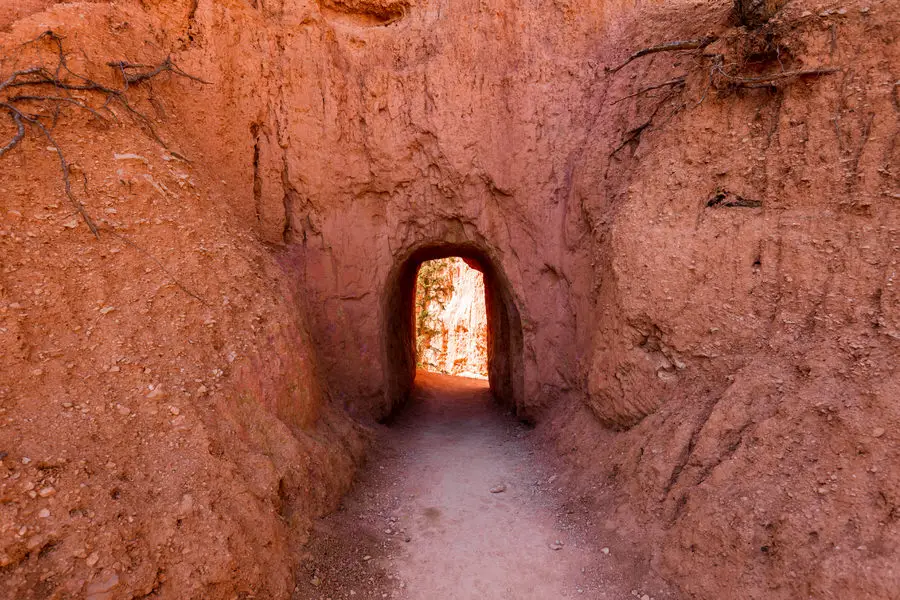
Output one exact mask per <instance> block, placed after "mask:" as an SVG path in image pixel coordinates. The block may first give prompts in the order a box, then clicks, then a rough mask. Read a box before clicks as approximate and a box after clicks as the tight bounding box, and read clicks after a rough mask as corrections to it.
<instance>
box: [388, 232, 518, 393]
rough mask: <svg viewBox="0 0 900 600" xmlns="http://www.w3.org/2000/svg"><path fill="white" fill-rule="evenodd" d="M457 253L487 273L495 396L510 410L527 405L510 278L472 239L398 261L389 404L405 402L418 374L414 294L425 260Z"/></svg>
mask: <svg viewBox="0 0 900 600" xmlns="http://www.w3.org/2000/svg"><path fill="white" fill-rule="evenodd" d="M454 256H458V257H460V258H462V259H464V260H466V262H467V263H468V264H469V266H471V267H472V268H474V269H477V270H478V271H481V273H482V275H483V277H484V288H485V309H486V313H487V350H488V381H489V383H490V388H491V393H492V395H493V397H494V399H495V400H496V401H497V402H498V403H500V404H502V405H504V406H506V407H509V408H511V409H515V408H516V407H518V406H520V405H521V404H522V400H523V398H522V395H523V390H524V380H525V378H524V358H523V343H522V323H521V320H520V317H519V310H518V308H517V307H516V303H515V294H514V293H513V291H512V288H511V285H510V283H509V279H508V278H507V277H506V275H505V274H504V272H503V270H502V268H501V267H500V265H499V264H498V262H497V261H496V260H495V259H493V258H492V257H491V255H490V254H489V252H488V251H486V250H485V249H484V248H482V247H480V246H478V245H476V244H469V243H440V242H436V243H428V244H423V245H420V246H418V247H416V248H414V249H412V250H410V251H408V252H407V253H405V254H403V255H401V256H400V257H398V258H397V260H396V261H395V265H394V268H393V269H392V271H391V273H390V275H389V277H388V281H387V285H386V289H385V293H384V301H383V305H382V311H383V319H382V322H383V323H384V334H383V340H384V353H385V360H384V365H385V371H386V372H385V382H386V386H385V393H386V394H387V398H386V400H387V405H388V406H391V407H393V408H398V407H400V406H402V405H404V404H405V403H406V401H407V400H408V398H409V396H410V392H411V391H412V388H413V384H414V382H415V377H416V350H415V335H416V326H415V294H416V278H417V275H418V272H419V268H420V267H421V265H422V263H424V262H426V261H429V260H435V259H440V258H449V257H454Z"/></svg>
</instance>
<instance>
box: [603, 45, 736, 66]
mask: <svg viewBox="0 0 900 600" xmlns="http://www.w3.org/2000/svg"><path fill="white" fill-rule="evenodd" d="M717 39H719V38H717V37H713V36H707V37H702V38H698V39H696V40H677V41H674V42H665V43H662V44H657V45H656V46H650V47H649V48H642V49H641V50H638V51H637V52H635V53H634V54H632V55H631V56H629V57H628V58H626V59H625V62H623V63H621V64H619V65H618V66H615V67H606V71H607V72H609V73H615V72H616V71H618V70H620V69H621V68H622V67H624V66H625V65H627V64H629V63H630V62H631V61H633V60H636V59H638V58H640V57H642V56H647V55H649V54H656V53H657V52H676V51H679V50H699V49H702V48H706V47H707V46H709V45H710V44H712V43H713V42H714V41H716V40H717Z"/></svg>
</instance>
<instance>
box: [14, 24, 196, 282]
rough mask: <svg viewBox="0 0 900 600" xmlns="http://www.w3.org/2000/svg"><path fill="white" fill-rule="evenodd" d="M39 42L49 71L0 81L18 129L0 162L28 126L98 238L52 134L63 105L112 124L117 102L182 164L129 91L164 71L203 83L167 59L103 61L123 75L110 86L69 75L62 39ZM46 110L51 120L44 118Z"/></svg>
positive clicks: (39, 68) (30, 70) (38, 69)
mask: <svg viewBox="0 0 900 600" xmlns="http://www.w3.org/2000/svg"><path fill="white" fill-rule="evenodd" d="M42 41H46V42H49V43H50V44H51V45H52V46H53V48H54V50H55V53H56V64H55V65H53V66H52V67H46V66H43V65H36V66H30V67H27V68H24V69H20V70H17V71H14V72H12V73H11V74H10V75H9V76H7V77H6V78H5V79H3V81H2V82H0V110H2V111H3V112H5V113H6V114H7V116H8V117H9V119H10V120H11V121H12V123H13V125H14V126H15V128H16V132H15V134H14V135H13V136H12V137H11V138H10V139H9V141H7V142H6V143H5V144H4V145H3V146H2V147H0V158H2V157H3V156H4V155H6V154H7V153H8V152H10V151H12V150H13V149H15V148H16V147H17V146H18V145H19V144H20V143H21V142H22V141H23V140H24V139H25V137H26V135H27V132H28V129H29V128H31V129H32V130H34V131H35V132H36V133H37V134H38V135H39V136H41V137H44V138H46V139H47V141H48V142H50V144H51V146H52V147H53V149H54V151H55V152H56V154H57V156H58V157H59V163H60V170H61V171H62V177H63V183H64V184H65V193H66V197H67V198H68V200H69V202H70V203H71V204H72V206H73V207H74V208H75V211H76V212H77V213H78V214H79V216H80V217H81V218H82V220H83V221H84V222H85V223H86V224H87V226H88V228H89V229H90V230H91V233H93V234H94V236H96V237H99V235H100V233H99V229H98V228H97V225H96V224H95V223H94V221H93V220H92V219H91V217H90V215H89V214H88V213H87V210H86V209H85V207H84V205H83V204H82V203H81V202H80V201H79V200H78V199H77V198H76V197H75V194H74V193H73V191H72V184H71V180H70V178H69V163H68V161H67V160H66V156H65V153H64V152H63V150H62V148H61V147H60V145H59V144H58V143H57V142H56V138H55V137H54V135H53V130H54V129H55V128H56V126H57V124H58V121H59V118H60V114H61V110H62V107H63V106H64V105H69V106H74V107H75V108H76V109H79V110H83V111H85V112H88V113H89V114H91V116H93V117H94V118H96V119H97V120H98V121H100V122H102V123H109V121H110V119H109V118H107V117H106V116H104V114H103V113H104V112H106V113H108V114H109V116H110V117H111V119H112V120H118V118H117V116H116V114H115V113H114V112H113V111H112V110H111V108H110V105H111V104H113V103H118V104H119V105H120V106H122V107H123V108H125V110H126V111H127V112H128V114H129V115H131V116H132V117H133V118H134V119H135V120H136V121H137V122H138V123H139V124H140V125H141V126H142V127H143V128H144V129H145V130H146V131H147V133H148V134H149V135H150V136H151V137H152V138H153V139H154V140H155V141H156V142H157V143H159V144H160V145H161V146H162V147H163V148H165V149H166V150H168V151H169V152H170V153H171V154H172V155H173V156H176V157H178V158H181V159H184V160H186V159H185V158H184V157H183V156H181V155H180V154H178V153H177V152H174V151H173V150H171V149H170V148H169V147H168V145H167V144H166V143H165V142H164V141H163V140H162V138H161V137H160V136H159V134H157V132H156V129H155V128H154V127H153V123H152V121H151V120H150V118H149V117H147V116H146V115H145V114H144V113H142V112H141V111H139V110H138V109H136V108H135V107H134V106H132V104H131V103H130V102H129V99H128V96H127V92H128V91H129V88H130V87H131V86H135V85H139V84H141V83H145V82H148V81H150V80H152V79H154V78H155V77H158V76H159V75H161V74H163V73H171V74H173V75H176V76H178V77H184V78H186V79H190V80H191V81H196V82H198V83H207V82H205V81H203V80H202V79H200V78H198V77H195V76H193V75H190V74H188V73H185V72H184V71H182V70H181V69H180V68H179V67H178V66H177V65H175V63H173V62H172V59H171V58H170V57H168V58H166V59H165V60H164V61H162V62H161V63H159V64H158V65H142V64H133V63H129V62H125V61H118V62H110V63H107V64H108V66H110V67H112V68H114V69H115V70H116V72H117V73H119V74H120V75H121V77H122V86H121V87H119V88H114V87H110V86H109V85H105V84H103V83H100V82H98V81H95V80H93V79H91V78H89V77H86V76H84V75H81V74H78V73H75V72H74V71H72V70H71V69H70V68H69V66H68V64H67V62H66V54H65V50H64V48H63V43H62V42H63V38H62V37H60V36H59V35H57V34H56V33H54V32H53V31H50V30H48V31H45V32H44V33H42V34H41V35H40V36H38V37H37V38H35V39H34V40H32V41H31V42H28V43H27V44H26V45H28V44H36V43H39V42H42ZM72 92H80V93H82V94H88V95H93V97H94V98H96V100H97V102H100V101H101V100H102V104H99V105H97V104H94V105H92V104H91V103H90V101H89V100H84V99H83V98H81V97H77V98H76V97H72V95H71V94H72ZM48 112H49V114H50V116H49V117H48V116H46V113H48ZM192 295H193V294H192Z"/></svg>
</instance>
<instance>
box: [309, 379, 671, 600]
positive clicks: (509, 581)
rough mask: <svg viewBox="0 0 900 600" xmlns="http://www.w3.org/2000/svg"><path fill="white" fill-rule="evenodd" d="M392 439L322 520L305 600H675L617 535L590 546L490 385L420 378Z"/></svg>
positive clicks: (386, 436) (547, 469)
mask: <svg viewBox="0 0 900 600" xmlns="http://www.w3.org/2000/svg"><path fill="white" fill-rule="evenodd" d="M382 436H383V437H382V439H381V440H379V447H380V449H379V450H378V452H377V453H376V456H375V457H374V459H373V460H372V462H370V464H369V465H368V466H367V467H366V468H365V469H364V470H363V473H362V474H361V476H360V479H359V481H358V483H357V485H356V486H355V488H354V490H353V491H352V492H351V493H350V495H349V496H348V498H347V499H346V500H345V502H344V505H343V507H342V509H341V510H340V511H339V512H337V513H336V514H334V515H332V516H331V517H329V518H327V519H325V520H323V521H322V522H320V523H319V524H318V525H317V527H316V530H315V533H314V535H313V539H312V541H311V547H310V554H309V561H310V562H308V563H307V564H306V569H305V570H304V571H303V574H302V575H301V577H300V580H299V581H298V587H297V590H296V594H295V598H298V599H299V598H345V597H346V598H349V597H353V598H388V597H390V598H409V599H411V600H419V599H422V600H424V599H428V600H438V599H440V600H454V599H459V600H462V599H476V598H478V599H498V600H499V599H516V600H523V599H542V600H543V599H550V598H630V597H634V594H635V593H636V594H637V596H638V597H640V596H643V595H644V594H645V593H646V592H647V591H648V590H649V591H651V592H652V593H653V596H652V597H655V598H658V599H660V598H671V597H674V596H672V595H671V594H669V593H666V592H664V591H663V588H662V586H661V585H660V583H659V582H658V581H653V582H652V583H651V582H650V581H648V578H647V575H648V573H649V571H648V569H647V567H646V565H643V566H640V565H639V566H638V567H635V565H634V564H631V563H632V562H633V561H634V556H633V555H628V553H627V552H626V551H625V550H624V546H623V545H622V544H617V543H616V540H615V539H614V538H613V537H612V536H606V538H605V539H602V540H599V541H600V542H602V543H604V544H608V545H603V546H600V545H595V544H592V543H589V541H588V540H589V539H596V536H589V535H588V534H587V530H588V529H589V528H588V527H587V525H588V524H589V523H586V522H585V520H586V518H587V516H586V515H587V513H581V514H582V517H584V518H579V515H578V514H577V513H578V511H574V510H571V508H568V507H569V506H570V504H569V502H568V499H567V497H566V495H565V490H564V489H563V488H559V487H558V486H559V483H558V481H557V477H556V476H555V475H554V473H553V470H552V467H551V465H550V464H549V462H548V461H547V460H544V457H543V455H542V454H541V453H538V452H536V451H535V448H534V446H535V444H534V442H533V441H532V440H531V437H530V431H529V429H528V428H527V427H526V426H525V425H522V424H521V423H519V422H517V421H516V420H515V419H513V418H512V417H510V416H509V415H508V414H505V413H504V412H503V411H502V410H501V409H499V408H498V407H497V406H496V405H495V404H494V403H492V402H491V398H490V391H489V389H488V387H487V382H484V381H480V380H477V379H467V378H459V377H449V376H443V375H435V374H431V373H420V374H419V375H418V376H417V379H416V393H415V396H414V399H413V401H412V403H411V406H410V407H409V409H407V410H406V411H404V413H403V414H402V415H401V416H400V417H399V418H398V419H397V420H396V421H395V422H394V423H392V424H391V426H390V427H389V428H388V429H387V431H384V432H382ZM498 486H503V488H504V490H503V491H495V492H492V491H491V490H492V489H493V490H496V489H497V487H498ZM635 586H637V589H635ZM648 597H651V596H650V595H649V594H648Z"/></svg>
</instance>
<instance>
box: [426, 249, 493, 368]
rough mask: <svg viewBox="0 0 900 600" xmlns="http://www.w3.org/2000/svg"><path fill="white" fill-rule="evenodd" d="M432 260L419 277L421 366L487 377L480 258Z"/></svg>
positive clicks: (485, 314)
mask: <svg viewBox="0 0 900 600" xmlns="http://www.w3.org/2000/svg"><path fill="white" fill-rule="evenodd" d="M470 263H471V264H469V263H467V262H466V261H465V259H462V258H459V257H453V258H444V259H437V260H429V261H426V262H424V263H422V265H421V266H420V267H419V273H418V276H417V278H416V365H417V366H418V367H419V368H420V369H425V370H428V371H433V372H435V373H445V374H449V375H462V376H466V377H478V378H481V379H487V376H488V358H487V312H486V309H485V300H484V278H483V276H482V275H481V271H479V270H478V263H477V262H475V261H470Z"/></svg>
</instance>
